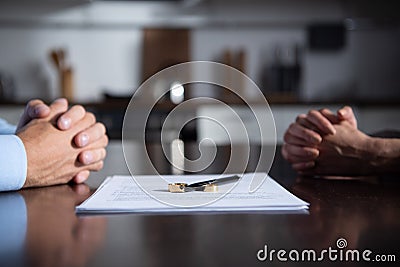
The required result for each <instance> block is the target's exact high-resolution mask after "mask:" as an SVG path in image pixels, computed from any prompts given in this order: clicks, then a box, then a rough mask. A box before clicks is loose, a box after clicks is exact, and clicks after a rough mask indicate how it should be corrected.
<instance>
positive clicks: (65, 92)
mask: <svg viewBox="0 0 400 267" xmlns="http://www.w3.org/2000/svg"><path fill="white" fill-rule="evenodd" d="M60 82H61V96H62V97H65V98H66V99H67V100H68V101H73V99H74V88H73V71H72V68H66V69H63V70H61V71H60Z"/></svg>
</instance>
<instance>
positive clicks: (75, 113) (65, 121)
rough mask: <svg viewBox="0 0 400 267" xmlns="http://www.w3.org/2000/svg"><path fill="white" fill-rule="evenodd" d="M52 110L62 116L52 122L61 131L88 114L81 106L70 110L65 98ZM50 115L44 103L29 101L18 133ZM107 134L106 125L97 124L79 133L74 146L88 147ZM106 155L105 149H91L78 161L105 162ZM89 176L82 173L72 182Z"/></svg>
mask: <svg viewBox="0 0 400 267" xmlns="http://www.w3.org/2000/svg"><path fill="white" fill-rule="evenodd" d="M52 108H53V109H56V110H54V113H57V114H62V115H61V116H57V117H54V118H53V120H52V121H53V123H54V124H55V125H57V127H58V129H60V130H68V129H70V128H71V127H72V126H74V125H75V124H76V123H77V122H78V121H79V120H81V119H83V117H84V116H85V114H86V110H85V109H84V108H83V107H82V106H80V105H75V106H73V107H72V108H71V109H69V110H68V102H67V100H66V99H63V98H60V99H57V100H56V101H54V103H53V104H52ZM50 113H51V109H50V107H49V106H47V105H46V104H44V103H43V101H41V100H38V99H35V100H31V101H29V102H28V104H27V105H26V108H25V110H24V113H23V115H22V116H21V119H20V121H19V124H18V126H17V131H16V133H19V132H20V131H21V129H22V128H23V127H24V126H25V125H26V124H28V123H29V122H30V121H31V120H33V119H39V118H46V117H48V116H49V115H50ZM105 133H106V128H105V127H104V125H103V124H102V123H96V124H94V125H92V126H91V127H90V128H88V129H86V130H84V131H82V132H79V133H78V134H77V135H76V136H75V137H74V144H75V145H76V146H77V147H79V148H83V147H86V146H88V145H90V144H92V143H94V142H96V141H98V140H99V139H101V138H103V139H104V137H105V138H107V137H106V136H105ZM106 143H107V142H106ZM105 155H106V153H105V150H104V149H95V150H90V149H89V150H85V151H82V152H81V153H80V154H79V156H78V160H79V162H80V163H82V164H86V165H88V164H92V163H95V162H96V161H100V160H103V159H104V157H105ZM89 175H90V171H88V170H84V171H81V172H79V173H77V174H76V175H75V176H74V178H73V180H72V181H74V182H76V183H82V182H84V181H86V180H87V179H88V177H89Z"/></svg>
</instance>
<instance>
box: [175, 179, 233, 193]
mask: <svg viewBox="0 0 400 267" xmlns="http://www.w3.org/2000/svg"><path fill="white" fill-rule="evenodd" d="M239 179H240V176H239V175H232V176H227V177H222V178H216V179H211V180H205V181H200V182H196V183H191V184H187V183H172V184H168V191H169V192H171V193H183V192H188V191H193V190H197V191H205V192H217V191H218V187H217V185H222V184H229V183H233V182H236V181H238V180H239Z"/></svg>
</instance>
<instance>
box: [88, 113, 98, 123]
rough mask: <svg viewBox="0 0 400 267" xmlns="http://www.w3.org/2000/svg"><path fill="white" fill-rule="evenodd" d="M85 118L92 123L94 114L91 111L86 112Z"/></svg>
mask: <svg viewBox="0 0 400 267" xmlns="http://www.w3.org/2000/svg"><path fill="white" fill-rule="evenodd" d="M86 118H87V120H88V121H90V122H91V124H94V123H95V121H96V117H95V116H94V114H93V113H92V112H86Z"/></svg>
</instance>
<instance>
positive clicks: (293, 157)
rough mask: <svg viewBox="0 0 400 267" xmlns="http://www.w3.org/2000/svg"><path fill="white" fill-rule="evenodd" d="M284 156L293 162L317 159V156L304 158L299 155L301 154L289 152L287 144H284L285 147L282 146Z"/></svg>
mask: <svg viewBox="0 0 400 267" xmlns="http://www.w3.org/2000/svg"><path fill="white" fill-rule="evenodd" d="M282 156H283V157H284V159H286V160H287V161H289V162H290V163H292V164H293V163H300V162H308V161H313V160H314V159H315V158H304V157H299V156H296V155H293V154H291V153H290V152H289V149H288V146H287V145H283V147H282Z"/></svg>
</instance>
